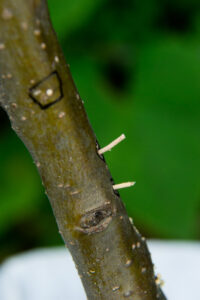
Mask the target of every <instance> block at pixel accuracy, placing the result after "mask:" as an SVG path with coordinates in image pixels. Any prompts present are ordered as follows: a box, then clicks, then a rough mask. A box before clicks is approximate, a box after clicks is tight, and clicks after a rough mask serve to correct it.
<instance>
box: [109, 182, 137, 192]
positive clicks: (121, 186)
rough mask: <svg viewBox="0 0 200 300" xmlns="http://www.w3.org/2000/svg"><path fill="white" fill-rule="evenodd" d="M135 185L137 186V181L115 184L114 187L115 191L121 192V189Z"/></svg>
mask: <svg viewBox="0 0 200 300" xmlns="http://www.w3.org/2000/svg"><path fill="white" fill-rule="evenodd" d="M135 184H136V182H135V181H131V182H124V183H120V184H115V185H113V190H119V189H123V188H127V187H130V186H133V185H135Z"/></svg>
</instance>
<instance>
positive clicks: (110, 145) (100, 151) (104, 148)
mask: <svg viewBox="0 0 200 300" xmlns="http://www.w3.org/2000/svg"><path fill="white" fill-rule="evenodd" d="M125 138H126V137H125V135H124V134H121V135H120V136H119V137H118V138H117V139H115V140H114V141H113V142H111V143H110V144H108V145H107V146H105V147H103V148H102V149H99V151H98V153H99V155H101V154H103V153H105V152H107V151H110V150H111V149H112V148H113V147H115V146H116V145H117V144H119V143H120V142H121V141H123V140H124V139H125Z"/></svg>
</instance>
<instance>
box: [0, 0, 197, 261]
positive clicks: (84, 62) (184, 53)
mask: <svg viewBox="0 0 200 300" xmlns="http://www.w3.org/2000/svg"><path fill="white" fill-rule="evenodd" d="M48 2H49V7H50V13H51V16H52V20H53V24H54V28H55V30H56V32H57V34H58V38H59V40H60V43H61V45H62V48H63V50H64V53H65V56H66V59H67V62H68V63H69V64H70V68H71V72H72V75H73V78H74V80H75V83H76V85H77V87H78V90H79V92H80V95H81V97H82V99H83V100H84V103H85V108H86V111H87V113H88V115H89V119H90V122H91V124H92V126H93V128H94V131H95V133H96V136H97V137H98V140H99V142H100V145H101V146H104V145H106V144H107V143H109V142H110V141H112V140H113V139H114V138H116V137H117V136H119V135H120V134H121V133H125V134H126V136H127V139H126V140H125V141H124V142H122V143H121V144H120V145H119V146H117V147H116V148H115V149H113V150H112V152H109V153H107V154H106V155H105V157H106V160H107V163H108V165H109V168H110V170H111V173H112V175H113V177H114V179H115V182H116V183H120V182H124V181H129V180H136V181H137V184H136V186H135V187H134V188H130V189H125V190H121V193H120V194H121V196H122V199H123V200H124V202H125V204H126V207H127V210H128V213H129V215H130V216H131V217H133V219H134V222H135V224H136V225H137V227H138V228H139V230H140V231H141V232H142V233H143V234H144V235H145V236H147V237H151V238H152V237H153V238H164V239H199V238H200V184H199V182H200V2H199V1H198V0H182V1H178V0H173V1H172V0H168V1H165V0H163V1H158V0H143V1H139V0H137V1H136V0H132V1H131V0H115V1H114V0H95V1H92V0H73V1H72V0H59V1H58V0H49V1H48ZM0 122H1V130H0V166H1V167H0V169H1V172H0V260H2V259H3V258H5V257H6V256H8V255H11V254H14V253H16V252H19V251H23V250H27V249H30V248H34V247H41V246H51V245H57V244H62V241H61V238H60V236H59V234H58V230H57V226H56V223H55V220H54V217H53V214H52V211H51V208H50V204H49V202H48V199H47V198H46V196H45V194H44V190H43V188H42V186H41V182H40V178H39V175H38V173H37V170H36V167H35V165H34V164H33V161H32V158H31V157H30V155H29V153H28V152H27V150H26V149H25V147H24V145H23V144H22V142H21V141H20V140H19V139H18V138H17V136H16V135H15V133H14V132H13V131H12V130H11V129H10V124H9V121H8V119H7V116H6V114H5V113H4V112H3V111H2V110H1V111H0Z"/></svg>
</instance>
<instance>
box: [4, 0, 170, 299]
mask: <svg viewBox="0 0 200 300" xmlns="http://www.w3.org/2000/svg"><path fill="white" fill-rule="evenodd" d="M0 101H1V105H2V107H3V108H4V109H5V110H6V112H7V113H8V115H9V118H10V120H11V124H12V128H13V129H14V130H15V131H16V133H17V134H18V136H19V137H20V138H21V139H22V141H23V142H24V144H25V145H26V147H27V148H28V150H29V151H30V153H31V155H32V157H33V159H34V161H35V164H36V166H37V167H38V170H39V173H40V176H41V178H42V181H43V184H44V187H45V189H46V192H47V195H48V198H49V200H50V202H51V205H52V208H53V212H54V214H55V218H56V221H57V224H58V227H59V232H60V233H61V235H62V238H63V240H64V242H65V244H66V245H67V247H68V249H69V250H70V252H71V254H72V256H73V259H74V262H75V264H76V267H77V269H78V272H79V275H80V277H81V280H82V283H83V285H84V288H85V291H86V294H87V297H88V299H90V300H91V299H95V300H98V299H108V300H111V299H115V300H117V299H124V298H128V299H133V300H155V299H159V300H161V299H165V297H164V295H163V294H162V292H161V290H160V287H159V286H158V285H157V284H156V283H155V275H154V272H153V266H152V262H151V257H150V254H149V251H148V249H147V246H146V242H145V240H144V239H143V238H142V237H141V235H140V234H139V233H138V231H137V230H136V228H135V227H134V226H133V225H132V224H131V222H130V220H129V218H128V215H127V213H126V210H125V208H124V205H123V203H122V201H121V199H120V197H119V194H118V192H117V191H114V190H113V180H112V178H111V175H110V173H109V170H108V168H107V165H106V163H105V161H104V159H103V156H101V155H99V154H98V150H99V147H98V143H97V142H96V137H95V135H94V133H93V131H92V129H91V126H90V124H89V122H88V118H87V116H86V113H85V110H84V107H83V104H82V101H81V99H80V96H79V94H78V92H77V90H76V87H75V85H74V82H73V80H72V77H71V74H70V71H69V69H68V67H67V66H66V63H65V59H64V56H63V54H62V51H61V49H60V47H59V45H58V42H57V39H56V35H55V33H54V31H53V29H52V25H51V22H50V20H49V15H48V9H47V4H46V1H44V0H0ZM16 172H17V170H16ZM22 188H23V183H22ZM66 271H67V270H66ZM38 272H39V270H38ZM30 276H31V274H30ZM55 285H56V278H55Z"/></svg>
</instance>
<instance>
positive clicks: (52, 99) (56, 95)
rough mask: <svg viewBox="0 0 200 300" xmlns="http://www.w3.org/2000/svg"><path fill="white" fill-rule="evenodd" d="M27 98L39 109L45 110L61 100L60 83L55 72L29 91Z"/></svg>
mask: <svg viewBox="0 0 200 300" xmlns="http://www.w3.org/2000/svg"><path fill="white" fill-rule="evenodd" d="M29 96H30V97H31V99H32V100H33V101H34V102H35V103H37V104H38V105H39V106H40V107H41V109H46V108H48V107H50V106H51V105H53V104H55V103H57V102H58V101H60V100H61V99H62V98H63V89H62V81H61V78H60V76H59V74H58V72H57V71H54V72H52V73H51V74H50V75H48V76H47V77H45V78H43V79H42V80H40V81H38V82H37V83H36V84H34V85H33V86H32V87H31V88H30V89H29Z"/></svg>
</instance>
